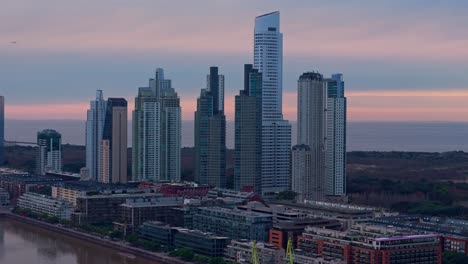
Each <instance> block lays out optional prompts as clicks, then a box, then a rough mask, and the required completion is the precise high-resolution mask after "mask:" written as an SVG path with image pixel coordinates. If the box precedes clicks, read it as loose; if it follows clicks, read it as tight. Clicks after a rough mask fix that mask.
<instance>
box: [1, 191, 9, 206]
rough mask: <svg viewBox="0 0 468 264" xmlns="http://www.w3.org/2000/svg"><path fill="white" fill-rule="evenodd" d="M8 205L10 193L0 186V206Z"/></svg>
mask: <svg viewBox="0 0 468 264" xmlns="http://www.w3.org/2000/svg"><path fill="white" fill-rule="evenodd" d="M9 205H10V194H9V193H8V192H7V191H6V190H5V189H3V188H0V206H9Z"/></svg>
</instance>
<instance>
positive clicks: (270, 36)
mask: <svg viewBox="0 0 468 264" xmlns="http://www.w3.org/2000/svg"><path fill="white" fill-rule="evenodd" d="M253 66H254V68H255V69H257V70H258V71H259V72H260V73H261V74H262V95H261V97H262V120H261V122H262V133H261V134H262V135H261V194H262V195H263V196H265V197H267V198H268V197H271V196H274V195H275V194H276V193H278V192H281V191H284V190H288V189H289V188H290V157H289V153H290V149H291V125H290V124H289V122H288V121H287V120H284V119H283V111H282V104H283V34H282V33H281V32H280V14H279V12H272V13H268V14H265V15H261V16H258V17H256V18H255V29H254V65H253Z"/></svg>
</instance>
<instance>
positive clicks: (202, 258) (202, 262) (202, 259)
mask: <svg viewBox="0 0 468 264" xmlns="http://www.w3.org/2000/svg"><path fill="white" fill-rule="evenodd" d="M209 260H210V259H209V258H208V257H205V256H202V255H195V257H194V258H193V261H194V262H195V263H200V264H205V263H208V262H209Z"/></svg>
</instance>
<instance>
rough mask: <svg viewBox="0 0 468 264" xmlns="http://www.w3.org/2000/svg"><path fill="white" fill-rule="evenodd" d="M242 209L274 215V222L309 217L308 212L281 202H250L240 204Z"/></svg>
mask: <svg viewBox="0 0 468 264" xmlns="http://www.w3.org/2000/svg"><path fill="white" fill-rule="evenodd" d="M237 208H239V209H240V210H243V211H249V212H256V213H262V214H267V215H271V216H272V217H273V223H278V222H281V221H292V220H296V219H302V218H307V217H308V214H307V213H305V212H304V211H301V210H297V209H294V208H289V207H287V206H285V205H281V204H270V205H268V206H266V205H264V204H263V203H260V202H256V201H254V202H249V203H247V204H246V205H242V206H238V207H237Z"/></svg>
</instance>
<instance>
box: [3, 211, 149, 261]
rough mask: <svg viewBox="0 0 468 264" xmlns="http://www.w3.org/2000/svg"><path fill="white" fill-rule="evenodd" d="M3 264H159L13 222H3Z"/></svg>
mask: <svg viewBox="0 0 468 264" xmlns="http://www.w3.org/2000/svg"><path fill="white" fill-rule="evenodd" d="M0 264H157V263H156V262H152V261H148V260H144V259H141V258H135V259H130V258H128V257H125V256H124V255H121V254H119V252H118V251H115V250H111V249H108V248H104V247H101V246H97V245H95V244H92V243H89V242H85V241H81V240H78V239H74V238H70V237H67V236H64V235H61V234H58V233H55V232H51V231H48V230H44V229H41V228H37V227H34V226H30V225H27V224H24V223H20V222H17V221H13V220H0Z"/></svg>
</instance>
